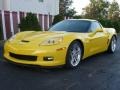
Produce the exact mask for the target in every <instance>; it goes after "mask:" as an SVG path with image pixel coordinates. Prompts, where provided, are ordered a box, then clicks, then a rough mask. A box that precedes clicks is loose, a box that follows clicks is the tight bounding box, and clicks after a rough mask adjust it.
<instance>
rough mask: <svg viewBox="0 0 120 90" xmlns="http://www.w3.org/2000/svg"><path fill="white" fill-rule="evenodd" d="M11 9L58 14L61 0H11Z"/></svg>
mask: <svg viewBox="0 0 120 90" xmlns="http://www.w3.org/2000/svg"><path fill="white" fill-rule="evenodd" d="M10 10H12V11H25V12H33V13H41V14H49V13H50V14H51V15H57V14H58V13H59V0H43V2H39V0H10Z"/></svg>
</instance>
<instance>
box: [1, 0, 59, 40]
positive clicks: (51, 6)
mask: <svg viewBox="0 0 120 90" xmlns="http://www.w3.org/2000/svg"><path fill="white" fill-rule="evenodd" d="M29 12H31V13H34V14H35V15H36V16H37V18H38V20H39V23H40V25H41V27H42V29H43V30H47V29H48V28H49V26H50V25H51V23H52V20H53V18H54V16H55V15H57V14H59V0H0V20H1V22H2V29H3V36H4V39H8V38H9V37H11V36H12V35H14V34H15V33H17V32H19V31H20V29H19V28H18V24H19V23H20V21H21V19H22V18H23V17H25V16H26V15H27V13H29Z"/></svg>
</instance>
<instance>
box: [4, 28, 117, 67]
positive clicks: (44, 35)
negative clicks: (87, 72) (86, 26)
mask: <svg viewBox="0 0 120 90" xmlns="http://www.w3.org/2000/svg"><path fill="white" fill-rule="evenodd" d="M113 35H116V32H115V31H111V32H110V31H109V32H108V30H106V29H103V32H101V31H98V32H96V33H71V32H35V31H32V32H31V31H27V32H21V33H18V34H16V36H14V37H12V38H11V39H9V40H8V41H7V42H6V43H5V46H4V57H5V58H7V59H8V60H10V61H12V62H16V63H21V64H28V65H29V64H32V65H40V66H58V65H64V64H65V62H66V53H67V50H68V47H69V45H70V44H71V42H72V41H74V40H79V41H81V43H82V44H83V46H84V53H83V59H84V58H86V57H88V56H91V55H93V54H96V53H100V52H104V51H106V50H107V49H108V46H109V43H110V39H111V38H112V36H113ZM57 37H62V38H63V39H62V40H61V41H60V42H57V43H55V44H53V45H42V42H44V41H47V40H49V39H50V38H53V39H54V38H57ZM21 40H25V41H29V42H21ZM55 40H56V39H55ZM108 41H109V42H108ZM53 43H54V42H53ZM10 52H12V53H14V54H20V55H30V56H37V61H27V60H18V59H16V58H13V57H11V56H10V55H9V53H10ZM45 56H52V57H54V60H53V61H44V60H43V58H44V57H45Z"/></svg>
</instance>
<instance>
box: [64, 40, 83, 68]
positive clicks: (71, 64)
mask: <svg viewBox="0 0 120 90" xmlns="http://www.w3.org/2000/svg"><path fill="white" fill-rule="evenodd" d="M81 57H82V47H81V44H80V43H79V42H78V41H73V42H72V43H71V45H70V46H69V48H68V51H67V56H66V67H67V68H75V67H77V66H78V65H79V63H80V61H81Z"/></svg>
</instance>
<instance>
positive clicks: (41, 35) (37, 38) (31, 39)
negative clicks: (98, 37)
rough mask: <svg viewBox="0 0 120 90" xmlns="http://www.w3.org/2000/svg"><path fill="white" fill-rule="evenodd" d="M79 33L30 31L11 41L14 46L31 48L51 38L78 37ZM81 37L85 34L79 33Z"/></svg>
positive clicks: (19, 34) (17, 35)
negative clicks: (22, 45)
mask: <svg viewBox="0 0 120 90" xmlns="http://www.w3.org/2000/svg"><path fill="white" fill-rule="evenodd" d="M77 34H78V33H72V32H64V31H60V32H49V31H45V32H35V31H28V32H21V33H18V34H16V36H15V37H14V39H13V40H11V42H10V43H11V44H12V45H19V44H24V46H25V45H26V46H29V45H38V44H40V43H42V42H43V41H45V40H48V39H50V38H54V37H63V38H65V37H67V36H73V35H75V36H77ZM78 36H79V37H83V36H84V34H83V33H79V35H78Z"/></svg>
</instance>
